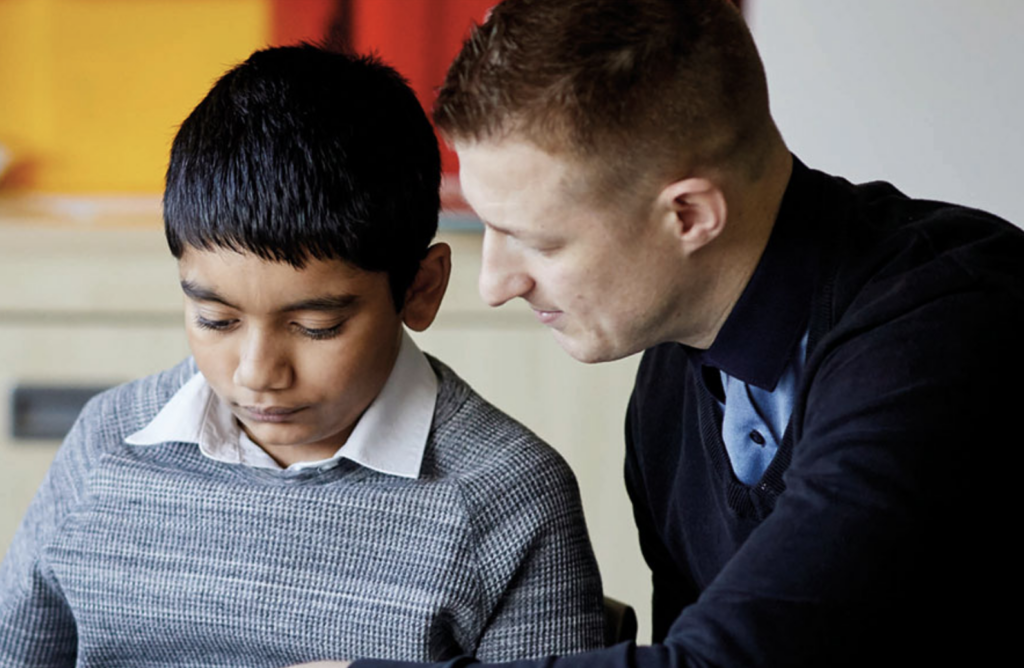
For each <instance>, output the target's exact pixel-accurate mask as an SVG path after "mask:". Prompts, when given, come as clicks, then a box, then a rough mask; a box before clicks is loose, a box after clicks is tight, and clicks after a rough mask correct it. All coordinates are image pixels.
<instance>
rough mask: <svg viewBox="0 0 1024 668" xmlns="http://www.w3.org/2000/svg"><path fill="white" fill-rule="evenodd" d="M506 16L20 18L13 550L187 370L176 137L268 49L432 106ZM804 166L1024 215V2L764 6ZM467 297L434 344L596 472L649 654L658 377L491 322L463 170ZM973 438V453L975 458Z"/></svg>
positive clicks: (275, 13) (265, 7) (0, 73)
mask: <svg viewBox="0 0 1024 668" xmlns="http://www.w3.org/2000/svg"><path fill="white" fill-rule="evenodd" d="M492 4H494V0H0V553H2V552H3V551H5V550H6V547H7V544H8V543H9V541H10V538H11V536H12V535H13V533H14V531H15V529H16V527H17V523H18V521H19V519H20V517H21V515H22V514H23V512H24V510H25V508H26V507H27V505H28V503H29V501H30V500H31V497H32V494H33V493H34V490H35V488H36V487H37V486H38V484H39V481H40V480H41V479H42V476H43V475H44V474H45V470H46V467H47V465H48V463H49V461H50V460H51V459H52V457H53V454H54V452H55V448H56V446H57V445H58V443H59V439H60V430H61V429H63V427H62V426H61V425H64V424H66V421H67V420H69V419H73V416H74V414H75V411H76V410H77V406H79V405H80V403H81V400H82V397H83V396H85V395H87V394H88V393H89V392H90V391H92V390H93V389H95V388H99V387H106V386H109V385H112V384H115V383H119V382H123V381H126V380H129V379H132V378H135V377H139V376H142V375H145V374H148V373H152V372H155V371H158V370H160V369H162V368H165V367H167V366H170V365H172V364H174V363H175V362H177V361H178V360H180V359H181V358H182V357H184V356H185V355H187V354H188V351H187V346H186V344H185V339H184V334H183V331H182V326H181V296H180V290H179V288H178V286H177V274H176V270H175V266H174V262H173V260H172V258H171V257H170V255H169V253H168V252H167V250H166V248H165V245H164V241H163V237H162V231H161V228H160V224H161V221H160V192H161V189H162V185H163V184H162V179H163V171H164V168H165V166H166V160H167V152H168V149H169V146H170V142H171V139H172V138H173V136H174V133H175V131H176V128H177V125H178V124H179V123H180V122H181V121H182V120H183V119H184V117H185V116H186V115H187V114H188V112H189V111H190V110H191V109H192V107H193V106H194V105H195V104H196V103H197V102H198V101H199V100H200V99H201V98H202V96H203V95H204V94H205V93H206V91H207V90H208V89H209V87H210V86H211V85H212V83H213V82H214V81H215V79H216V78H217V77H218V76H220V74H222V73H223V72H224V71H225V70H226V69H228V68H229V67H231V66H232V65H234V64H236V63H238V62H240V61H242V60H244V59H245V58H246V57H247V56H248V55H249V54H250V53H251V52H252V51H253V50H255V49H257V48H261V47H264V46H267V45H278V44H291V43H295V42H297V41H300V40H309V41H318V42H319V41H326V42H328V43H331V44H333V45H336V46H337V45H347V46H348V47H349V48H352V49H354V50H356V51H371V50H372V51H377V52H378V53H379V55H380V56H381V57H382V58H383V59H384V60H385V61H387V62H389V63H390V64H392V65H393V66H395V67H396V68H397V69H398V70H399V71H400V72H402V73H403V74H404V75H405V76H406V77H407V78H408V79H409V80H410V83H411V84H412V86H413V87H414V89H415V90H416V92H417V94H418V95H419V97H420V99H421V101H422V102H423V104H424V105H425V106H426V107H427V108H429V106H430V104H431V103H432V100H433V94H434V90H435V89H436V87H437V86H438V85H439V84H440V82H441V80H442V78H443V76H444V72H445V69H446V67H447V64H448V62H449V61H450V60H451V58H452V57H453V56H454V55H455V53H456V52H457V50H458V48H459V46H460V44H461V40H462V39H463V38H464V37H465V35H466V34H467V31H468V29H469V27H470V26H471V25H472V24H473V23H474V22H479V21H481V20H482V19H483V17H484V16H485V14H486V12H487V10H488V9H489V7H490V6H491V5H492ZM742 6H743V10H744V12H745V14H746V16H747V18H748V21H749V22H750V25H751V27H752V30H753V32H754V35H755V39H756V40H757V41H758V44H759V46H760V48H761V50H762V56H763V58H764V61H765V67H766V69H767V72H768V78H769V86H770V90H771V94H772V105H773V109H774V112H775V115H776V118H777V120H778V122H779V125H780V128H781V129H782V132H783V135H784V136H785V137H786V138H787V140H788V141H789V143H790V146H791V147H792V148H793V150H794V152H795V153H796V154H797V155H798V156H800V157H801V158H802V159H803V160H804V161H805V162H807V163H808V164H809V165H811V166H813V167H818V168H822V169H825V170H827V171H833V172H835V173H839V174H843V175H846V176H847V177H849V178H850V179H851V180H854V181H862V180H871V179H885V180H890V181H892V182H894V183H895V184H896V185H898V186H899V187H901V188H902V189H903V190H904V191H905V192H907V193H908V194H910V195H913V196H918V197H929V198H935V199H943V200H950V201H958V202H962V203H966V204H970V205H973V206H977V207H980V208H984V209H988V210H991V211H993V212H995V213H997V214H999V215H1002V216H1004V217H1006V218H1008V219H1010V220H1013V221H1015V222H1018V223H1019V222H1021V221H1024V203H1022V202H1021V200H1020V198H1018V197H1016V196H1015V195H1016V188H1017V183H1016V179H1017V178H1019V177H1020V175H1021V169H1020V167H1019V164H1020V160H1021V155H1022V152H1024V130H1022V128H1021V123H1020V121H1019V119H1018V116H1019V114H1020V111H1021V109H1024V90H1022V86H1021V85H1020V83H1019V82H1020V75H1019V74H1018V73H1017V71H1016V67H1017V64H1018V63H1020V62H1022V60H1024V42H1021V40H1020V39H1019V35H1020V33H1021V32H1022V29H1024V3H1020V2H1019V0H985V2H977V3H971V2H967V1H966V0H900V2H890V1H889V0H859V1H858V2H849V1H848V0H745V1H744V2H743V3H742ZM444 164H445V170H446V172H448V173H449V174H450V176H451V177H452V178H448V179H447V180H446V187H445V193H444V202H445V211H444V212H443V216H442V232H441V237H442V239H443V240H444V241H447V242H448V243H450V244H451V245H452V246H453V249H454V251H455V257H454V270H453V278H452V285H451V287H450V291H449V295H448V297H447V298H446V300H445V305H444V306H443V307H442V311H441V314H440V316H439V318H438V321H437V322H436V324H435V325H434V326H433V327H432V328H431V330H429V331H428V332H426V333H424V334H423V335H420V336H418V340H419V342H420V344H421V346H422V347H423V348H424V349H425V350H427V351H429V352H432V353H433V354H435V355H437V356H438V357H440V358H441V359H443V360H445V361H446V362H447V363H448V364H449V365H450V366H452V367H453V368H454V369H455V370H456V371H458V372H459V373H460V374H461V375H462V376H463V377H464V378H466V379H467V380H468V381H469V382H470V383H471V384H472V385H473V386H474V387H475V388H476V389H477V390H478V391H480V392H481V393H482V394H483V395H484V396H485V397H487V398H489V399H490V400H491V401H492V402H493V403H495V404H496V405H498V406H499V407H501V408H503V409H504V410H505V411H507V412H509V413H510V414H512V415H513V416H515V417H517V418H518V419H520V420H521V421H522V422H524V423H525V424H527V425H528V426H529V427H531V428H532V429H534V430H535V431H536V432H537V433H538V434H540V435H541V436H542V437H544V438H545V439H546V440H548V441H549V442H550V443H551V444H552V445H554V446H555V447H556V448H557V449H558V450H559V451H561V452H562V453H563V454H564V455H565V457H566V458H567V459H568V460H569V462H570V464H571V465H572V467H573V468H574V470H575V471H576V473H577V476H578V477H579V480H580V487H581V491H582V494H583V500H584V506H585V509H586V512H587V518H588V523H589V526H590V530H591V534H592V537H593V540H594V545H595V550H596V552H597V554H598V560H599V562H600V565H601V570H602V574H603V577H604V580H605V586H606V590H607V593H608V594H609V595H611V596H614V597H616V598H619V599H621V600H623V601H626V602H628V603H630V604H631V605H633V606H634V607H635V608H636V609H637V612H638V613H639V616H640V621H641V638H642V639H645V638H647V636H648V634H649V628H650V627H649V623H648V617H647V601H648V599H649V595H650V588H649V583H648V580H649V575H648V573H647V571H646V569H645V567H644V565H643V561H642V559H641V557H640V554H639V550H638V548H637V547H636V538H635V531H634V529H633V524H632V516H631V512H630V510H629V506H628V501H627V499H626V496H625V492H624V489H623V485H622V481H621V477H622V476H621V468H622V448H623V439H622V422H623V416H624V411H625V405H626V401H627V400H628V396H629V391H630V388H631V385H632V376H633V373H634V371H635V368H636V363H637V361H638V360H637V359H636V358H635V357H634V358H631V359H627V360H623V361H620V362H615V363H612V364H604V365H598V366H585V365H582V364H578V363H576V362H574V361H572V360H571V359H569V358H568V356H566V355H565V354H564V353H562V351H561V350H560V349H559V348H558V347H557V345H556V344H555V343H554V342H553V341H552V340H551V338H550V336H549V334H548V333H547V332H546V330H545V329H544V328H542V327H540V326H538V325H537V323H536V321H535V319H534V318H533V316H532V315H531V314H530V313H529V310H528V309H527V308H525V307H524V306H523V305H521V304H511V305H507V306H505V307H502V308H501V309H498V310H492V309H487V308H486V307H484V306H483V305H482V304H481V303H480V300H479V298H478V296H477V294H476V275H477V272H478V270H479V262H480V261H479V249H480V238H481V237H480V234H479V227H478V226H477V225H476V224H475V223H474V220H473V217H472V215H471V213H470V212H468V211H466V210H465V207H464V205H463V204H462V203H461V199H460V197H459V195H458V188H457V179H455V178H454V176H455V175H456V173H457V164H456V162H455V159H454V156H453V155H451V154H450V153H446V155H445V163H444ZM971 446H973V444H965V447H971Z"/></svg>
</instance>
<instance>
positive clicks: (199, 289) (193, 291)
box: [181, 279, 237, 308]
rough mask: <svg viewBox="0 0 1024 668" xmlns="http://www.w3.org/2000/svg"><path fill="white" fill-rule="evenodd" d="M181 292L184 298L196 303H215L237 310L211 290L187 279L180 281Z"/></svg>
mask: <svg viewBox="0 0 1024 668" xmlns="http://www.w3.org/2000/svg"><path fill="white" fill-rule="evenodd" d="M181 291H182V292H184V293H185V296H186V297H188V298H189V299H192V300H194V301H197V302H216V303H218V304H223V305H224V306H227V307H228V308H237V307H236V306H235V305H234V304H232V303H231V302H229V301H228V300H226V299H224V298H223V297H221V296H220V295H219V294H217V293H216V292H214V291H213V290H211V289H209V288H204V287H203V286H201V285H199V284H198V283H193V282H192V281H190V280H187V279H182V281H181Z"/></svg>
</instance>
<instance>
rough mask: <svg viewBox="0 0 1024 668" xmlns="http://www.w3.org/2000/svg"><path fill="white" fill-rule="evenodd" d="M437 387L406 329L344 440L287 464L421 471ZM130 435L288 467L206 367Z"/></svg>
mask: <svg viewBox="0 0 1024 668" xmlns="http://www.w3.org/2000/svg"><path fill="white" fill-rule="evenodd" d="M437 385H438V381H437V376H436V375H435V374H434V370H433V368H432V367H431V366H430V362H428V361H427V358H426V356H425V355H424V354H423V353H422V352H421V351H420V349H419V348H418V347H417V346H416V343H415V342H413V340H412V338H411V337H410V336H409V334H408V333H407V332H404V331H403V332H402V342H401V345H400V346H399V350H398V357H397V359H396V360H395V365H394V367H393V368H392V369H391V374H390V375H389V376H388V379H387V381H386V382H385V383H384V387H383V388H382V389H381V391H380V394H378V395H377V398H376V399H374V400H373V402H372V403H371V404H370V406H369V407H368V408H367V409H366V411H364V412H363V415H362V416H361V417H360V418H359V421H358V422H357V423H356V426H355V427H354V428H353V429H352V433H351V434H350V435H349V437H348V440H347V441H346V442H345V444H344V445H343V446H341V448H340V449H339V450H338V451H337V452H336V453H335V454H334V456H332V457H330V458H328V459H324V460H320V461H315V462H298V463H296V464H292V465H291V466H289V467H288V469H287V470H290V471H292V470H301V469H306V468H313V467H319V468H329V467H331V466H333V465H335V464H337V463H338V461H339V460H341V459H343V458H344V459H348V460H351V461H353V462H356V463H357V464H360V465H362V466H365V467H366V468H369V469H373V470H374V471H378V472H380V473H387V474H391V475H395V476H401V477H403V478H417V477H419V474H420V467H421V465H422V463H423V453H424V451H425V450H426V447H427V439H428V437H429V435H430V426H431V423H432V422H433V417H434V405H435V404H436V402H437ZM125 441H126V442H127V443H128V444H130V445H140V446H142V445H157V444H160V443H167V442H182V443H195V444H197V445H198V446H199V450H200V451H201V452H202V453H203V454H204V455H206V456H207V457H209V458H211V459H214V460H217V461H220V462H225V463H229V464H245V465H247V466H254V467H257V468H268V469H280V468H281V467H280V465H278V464H277V462H275V461H274V460H273V459H272V458H271V457H270V455H268V454H267V453H266V452H265V451H263V449H262V448H260V447H259V446H258V445H256V444H255V443H253V442H252V440H250V439H249V438H248V437H247V436H246V434H245V432H244V431H242V429H241V428H240V427H239V426H238V422H237V421H236V420H235V418H234V416H233V415H232V414H231V409H230V408H229V407H228V406H227V404H225V403H224V402H223V401H221V399H220V398H219V397H218V396H217V395H216V394H214V392H213V390H212V389H211V387H210V385H209V383H207V382H206V379H205V378H204V377H203V375H202V374H201V373H196V375H195V376H193V377H192V378H191V379H190V380H189V381H188V382H187V383H185V384H184V385H183V386H182V387H181V388H180V389H179V390H178V391H177V392H176V393H175V394H174V396H172V397H171V399H170V401H168V402H167V403H166V404H165V405H164V407H163V408H162V409H161V410H160V412H159V413H157V415H156V417H154V418H153V420H152V421H151V422H150V423H149V424H148V425H146V426H145V427H144V428H142V429H141V430H139V431H137V432H135V433H134V434H131V435H130V436H128V437H127V438H126V439H125Z"/></svg>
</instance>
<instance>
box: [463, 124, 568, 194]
mask: <svg viewBox="0 0 1024 668" xmlns="http://www.w3.org/2000/svg"><path fill="white" fill-rule="evenodd" d="M455 150H456V152H457V153H458V156H459V164H460V171H459V176H460V181H461V184H462V188H463V192H464V193H465V194H466V197H467V199H468V200H470V202H471V203H473V200H474V199H476V200H481V204H483V203H484V201H487V200H495V199H501V200H504V201H506V202H513V201H517V200H523V203H529V202H533V203H541V199H542V198H547V199H551V200H554V199H558V200H565V201H566V203H568V202H571V201H572V200H574V199H576V198H577V197H579V196H580V195H581V194H582V193H583V192H584V191H585V190H586V187H587V178H586V175H587V170H585V169H584V168H583V167H582V165H579V164H578V163H577V162H576V161H574V160H570V159H567V158H566V157H564V156H561V155H558V154H553V153H549V152H548V151H545V150H544V149H542V148H540V147H538V146H537V145H536V144H533V143H531V142H529V141H527V140H524V139H516V138H505V139H502V140H484V141H475V142H472V143H456V145H455Z"/></svg>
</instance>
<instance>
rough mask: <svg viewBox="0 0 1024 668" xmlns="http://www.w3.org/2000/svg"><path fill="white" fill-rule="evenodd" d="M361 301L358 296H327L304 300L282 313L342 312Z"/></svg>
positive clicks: (284, 309)
mask: <svg viewBox="0 0 1024 668" xmlns="http://www.w3.org/2000/svg"><path fill="white" fill-rule="evenodd" d="M357 301H359V297H357V296H356V295H327V296H324V297H313V298H312V299H303V300H302V301H299V302H295V303H294V304H289V305H288V306H285V307H284V308H283V309H281V310H282V311H341V310H343V309H347V308H349V307H351V306H352V305H353V304H355V303H356V302H357Z"/></svg>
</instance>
